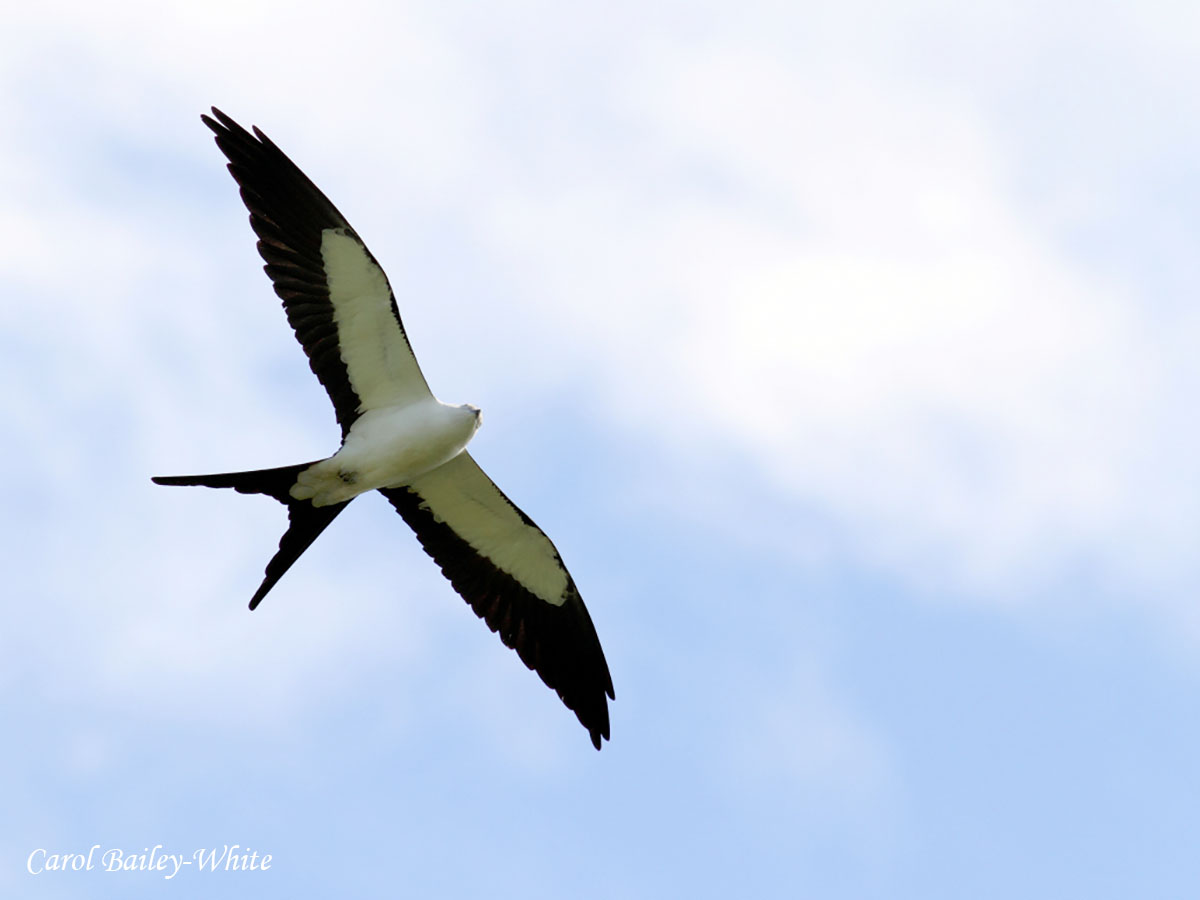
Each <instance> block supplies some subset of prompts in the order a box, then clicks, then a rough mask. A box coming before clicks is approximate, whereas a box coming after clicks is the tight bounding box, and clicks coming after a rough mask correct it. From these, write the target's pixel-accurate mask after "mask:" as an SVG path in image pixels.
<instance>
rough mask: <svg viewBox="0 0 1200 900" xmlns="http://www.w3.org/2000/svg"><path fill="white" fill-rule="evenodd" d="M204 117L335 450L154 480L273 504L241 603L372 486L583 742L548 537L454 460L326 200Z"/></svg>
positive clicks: (378, 281)
mask: <svg viewBox="0 0 1200 900" xmlns="http://www.w3.org/2000/svg"><path fill="white" fill-rule="evenodd" d="M213 115H214V116H215V120H214V119H212V118H209V117H208V116H202V119H203V120H204V123H205V124H206V125H207V126H208V127H209V128H210V129H212V131H213V132H214V133H215V134H216V136H217V146H218V147H220V148H221V150H222V152H223V153H224V154H225V155H226V156H227V157H228V158H229V170H230V172H231V173H232V174H233V177H234V179H235V180H236V181H237V183H238V185H239V186H240V187H241V193H242V199H243V200H244V201H245V204H246V207H247V208H248V209H249V211H250V224H251V226H252V227H253V229H254V231H255V233H256V234H257V235H258V237H259V242H258V249H259V253H260V255H261V256H262V257H263V259H264V260H265V261H266V266H265V269H266V272H267V274H268V275H269V276H270V278H271V280H272V282H273V283H274V286H275V292H276V293H277V294H278V295H279V296H280V298H281V299H282V300H283V306H284V309H285V311H286V312H287V317H288V321H289V323H290V324H291V325H292V328H293V329H294V330H295V332H296V337H297V339H298V340H299V341H300V344H301V346H302V347H303V348H304V351H305V353H306V354H307V355H308V358H309V364H310V366H311V368H312V370H313V372H314V373H315V374H316V375H317V377H318V378H319V379H320V381H321V383H322V384H323V385H324V387H325V389H326V391H327V392H328V394H329V397H330V400H331V401H332V402H333V406H334V412H335V414H336V416H337V420H338V423H339V424H340V425H341V428H342V445H341V447H340V449H339V450H338V451H337V452H336V453H334V454H333V455H332V456H330V457H328V458H327V459H323V460H318V461H316V462H309V463H300V464H297V465H290V466H282V467H279V468H275V469H261V470H257V471H252V472H232V473H226V474H220V475H185V476H169V477H159V478H155V479H154V481H155V482H157V483H159V484H172V485H204V486H207V487H224V488H234V489H236V490H238V491H240V492H242V493H251V494H265V495H267V496H269V497H273V498H275V499H276V500H278V501H279V502H280V503H283V504H284V505H285V506H286V507H287V510H288V523H289V524H288V529H287V531H286V532H284V535H283V537H282V538H281V539H280V542H279V551H278V552H277V553H276V554H275V556H274V557H273V558H272V559H271V561H270V562H269V563H268V564H267V568H266V574H265V577H264V579H263V582H262V584H261V585H260V586H259V588H258V590H257V591H256V592H255V594H254V596H253V597H252V598H251V601H250V608H251V609H254V608H255V607H256V606H257V605H258V604H259V602H261V600H262V599H263V597H265V596H266V594H267V592H268V591H270V590H271V588H272V587H273V586H274V585H275V584H276V583H277V582H278V581H279V579H280V577H282V575H283V574H284V573H285V572H286V571H287V570H288V568H289V567H290V566H291V565H292V563H294V562H295V561H296V560H297V559H298V558H299V557H300V555H301V554H302V553H303V552H304V551H305V550H306V549H307V548H308V547H309V545H310V544H312V542H313V541H314V540H315V539H316V538H317V536H318V535H319V534H320V533H321V532H322V531H323V530H324V529H325V528H326V527H327V526H328V525H329V524H330V523H331V522H332V521H333V520H334V518H336V517H337V515H338V513H340V512H341V511H342V510H343V509H344V508H345V507H346V505H347V504H348V503H349V502H350V501H351V500H353V499H354V498H355V497H357V496H358V495H360V494H363V493H367V492H369V491H373V490H378V491H379V492H380V493H381V494H382V495H383V496H384V497H385V498H386V499H387V500H388V502H390V503H391V504H392V506H393V507H394V508H395V509H396V511H397V512H398V513H399V514H400V515H401V516H402V517H403V518H404V520H405V521H406V522H407V523H408V525H409V526H410V527H411V528H412V529H413V531H414V532H416V535H417V538H418V540H420V542H421V545H422V546H423V547H424V548H425V551H426V552H427V553H428V554H429V555H430V556H432V557H433V559H434V561H435V562H436V563H437V564H438V565H439V566H440V567H441V569H442V572H443V573H444V574H445V575H446V577H447V578H448V579H449V580H450V583H451V585H452V586H453V587H454V589H455V590H456V591H458V593H459V594H461V595H462V597H463V598H464V599H465V600H466V601H467V602H468V603H469V604H470V605H471V607H472V609H474V610H475V612H476V614H478V615H479V616H480V617H481V618H482V619H484V621H485V622H486V623H487V624H488V626H489V627H490V628H491V629H492V630H493V631H496V632H497V633H499V635H500V638H501V640H503V641H504V643H505V644H506V645H507V646H509V647H512V648H513V649H514V650H516V651H517V653H518V654H519V655H520V657H521V659H522V661H523V662H524V663H525V664H526V665H527V666H528V667H529V668H531V669H533V670H535V671H536V672H537V673H538V674H539V675H540V676H541V678H542V680H543V681H545V683H546V684H547V685H549V686H550V687H551V688H553V689H554V690H555V691H556V692H557V693H558V695H559V697H560V698H561V699H562V701H563V703H565V704H566V706H567V707H568V708H569V709H571V710H573V711H574V712H575V714H576V716H577V717H578V718H579V721H580V722H581V723H582V724H583V725H584V727H585V728H586V729H587V730H588V732H589V734H590V735H591V738H592V743H593V744H594V745H595V746H596V748H597V749H599V747H600V742H601V739H602V738H607V737H608V736H609V721H608V703H607V699H606V698H611V697H613V696H614V694H613V688H612V679H611V677H610V676H609V673H608V664H607V663H606V662H605V659H604V652H603V650H602V649H601V647H600V641H599V639H598V638H597V636H596V631H595V628H594V627H593V625H592V621H591V617H590V616H589V615H588V612H587V609H586V608H585V607H584V605H583V601H582V600H581V599H580V597H579V592H578V590H577V589H576V587H575V582H574V581H573V580H572V578H571V576H570V574H569V573H568V572H567V570H566V568H565V567H564V566H563V564H562V559H561V557H560V556H559V554H558V551H557V549H555V547H554V544H553V543H551V541H550V539H549V538H547V537H546V535H545V534H544V533H543V532H542V530H541V529H540V528H538V527H537V525H535V524H534V523H533V521H532V520H531V519H530V518H529V517H528V516H526V515H525V514H524V513H523V512H521V510H520V509H518V508H517V507H516V506H515V505H514V504H513V503H512V502H511V501H510V500H509V499H508V498H507V497H505V496H504V494H503V493H501V492H500V490H499V489H498V488H497V487H496V486H495V484H493V483H492V481H491V479H489V478H488V477H487V475H485V474H484V472H483V470H482V469H480V468H479V466H478V465H477V464H476V463H475V460H474V459H472V458H471V456H470V454H469V453H467V451H466V446H467V444H468V443H469V442H470V440H471V438H472V437H474V435H475V432H476V430H477V429H478V428H479V424H480V422H481V415H480V412H479V410H478V409H476V408H475V407H473V406H470V405H469V404H463V405H460V406H451V405H449V404H445V403H442V402H441V401H440V400H438V399H437V398H436V397H434V395H433V393H432V392H431V391H430V390H429V386H428V385H427V384H426V382H425V378H424V376H423V375H422V374H421V370H420V367H419V366H418V365H417V361H416V358H415V357H414V356H413V353H412V348H411V347H410V346H409V343H408V337H407V335H406V334H405V332H404V326H403V324H402V323H401V320H400V314H399V311H398V309H397V308H396V301H395V297H394V296H393V294H392V290H391V287H390V286H389V284H388V280H387V276H386V275H385V274H384V272H383V269H382V268H381V267H380V266H379V264H378V263H377V262H376V261H375V258H374V257H373V256H372V255H371V253H370V251H369V250H367V248H366V245H365V244H363V242H362V240H361V239H360V238H359V237H358V235H357V234H356V233H355V231H354V229H353V228H351V227H350V225H349V223H348V222H346V220H345V218H344V217H343V216H342V214H341V213H340V212H338V210H337V208H336V207H334V205H333V204H332V203H330V202H329V200H328V198H327V197H325V195H324V194H323V193H321V191H320V190H318V189H317V187H316V186H315V185H314V184H313V183H312V182H311V181H309V179H308V178H307V177H306V176H305V175H304V173H303V172H301V171H300V170H299V169H298V168H297V167H296V165H295V164H294V163H293V162H292V161H291V160H290V159H288V158H287V156H285V155H284V153H283V152H282V151H281V150H280V149H279V148H278V147H276V146H275V145H274V144H273V143H272V142H271V141H270V140H269V139H268V138H267V137H266V136H265V135H264V134H263V133H262V132H261V131H259V130H258V129H254V134H253V135H252V134H251V133H250V132H248V131H246V130H245V129H243V128H242V127H241V126H240V125H238V124H237V123H236V122H234V121H233V120H232V119H230V118H229V117H228V116H226V115H224V114H223V113H222V112H220V111H219V110H217V109H215V108H214V109H213Z"/></svg>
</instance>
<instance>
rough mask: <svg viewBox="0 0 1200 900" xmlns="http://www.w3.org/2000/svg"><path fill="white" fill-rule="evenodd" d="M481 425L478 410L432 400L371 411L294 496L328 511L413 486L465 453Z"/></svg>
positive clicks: (300, 481) (305, 476)
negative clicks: (367, 494)
mask: <svg viewBox="0 0 1200 900" xmlns="http://www.w3.org/2000/svg"><path fill="white" fill-rule="evenodd" d="M478 425H479V417H478V410H475V409H474V408H468V407H461V406H447V405H446V404H444V403H441V402H440V401H438V400H433V399H430V400H428V401H422V402H419V403H413V404H410V405H408V406H403V407H388V408H385V409H373V410H369V411H367V412H365V413H363V414H362V416H360V417H359V418H358V419H357V420H356V421H355V422H354V424H353V425H351V426H350V431H349V433H348V434H347V435H346V439H345V440H344V441H343V442H342V448H341V449H340V450H338V452H337V453H335V454H334V455H333V456H331V457H329V458H328V459H325V460H322V461H321V462H319V463H314V464H313V465H311V466H309V467H308V468H307V469H305V470H304V471H303V472H301V473H300V475H299V477H298V478H297V479H296V483H295V484H294V485H293V486H292V489H291V490H290V491H289V493H290V494H291V496H292V497H293V498H295V499H296V500H309V499H311V500H312V502H313V506H328V505H330V504H333V503H341V502H343V501H346V500H350V499H352V498H353V497H357V496H358V495H359V494H362V493H365V492H367V491H373V490H375V489H376V488H381V487H398V486H400V485H403V484H408V483H409V482H410V481H412V480H413V479H414V478H417V477H418V476H420V475H423V474H425V473H426V472H428V471H430V470H431V469H436V468H437V467H438V466H440V465H442V464H443V463H445V462H449V461H450V460H451V459H453V458H454V457H455V456H457V455H458V454H459V453H461V452H462V450H463V448H465V447H466V446H467V444H468V443H469V442H470V440H471V438H472V437H474V435H475V430H476V428H478Z"/></svg>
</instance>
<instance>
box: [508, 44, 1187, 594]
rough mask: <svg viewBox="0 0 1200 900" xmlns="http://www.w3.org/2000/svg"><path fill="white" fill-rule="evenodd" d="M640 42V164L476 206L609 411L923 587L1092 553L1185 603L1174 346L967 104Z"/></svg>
mask: <svg viewBox="0 0 1200 900" xmlns="http://www.w3.org/2000/svg"><path fill="white" fill-rule="evenodd" d="M640 62H641V63H642V65H640V66H635V67H634V68H632V70H631V71H630V73H629V74H628V78H627V80H626V82H625V84H624V88H625V90H626V96H625V97H624V101H625V103H626V106H627V111H628V113H629V115H630V116H631V117H632V119H633V122H634V124H633V126H632V127H631V132H632V133H633V134H635V135H637V137H638V140H639V143H638V145H637V146H638V147H639V149H642V150H645V151H647V152H646V153H645V154H644V155H642V156H640V157H639V156H638V154H636V153H629V154H627V156H626V158H628V159H637V160H638V162H637V163H635V164H633V165H632V166H631V167H630V168H629V169H628V170H626V171H622V172H618V173H616V174H613V173H612V172H611V171H610V172H608V177H607V178H605V179H598V180H594V181H593V180H590V179H588V178H584V177H581V178H580V179H579V182H581V183H584V184H586V187H580V186H578V185H576V184H568V185H563V184H546V185H534V186H533V188H532V189H531V190H528V191H526V193H525V195H524V196H523V197H521V198H516V197H509V198H506V202H505V203H503V204H498V205H497V207H496V209H495V210H494V216H495V218H494V222H493V233H494V235H495V239H496V240H497V241H498V242H500V243H502V244H503V245H504V246H505V248H506V251H507V252H508V253H509V254H510V255H511V256H512V258H514V259H516V260H519V261H520V262H519V265H520V266H523V269H521V274H523V275H524V276H525V277H526V278H527V279H528V280H527V282H526V283H527V285H528V286H529V292H530V293H534V294H537V295H539V296H540V297H541V301H542V304H543V306H542V313H543V314H544V315H545V316H547V317H549V318H551V319H556V320H557V324H558V325H559V326H566V327H571V328H574V329H575V331H574V337H573V339H572V341H571V345H572V346H578V345H579V344H581V343H584V344H587V345H590V346H591V348H592V350H593V353H594V355H595V360H596V361H597V365H598V366H599V365H600V363H601V362H604V361H608V370H607V374H606V377H607V378H608V388H609V392H610V393H609V396H610V402H611V408H612V410H613V412H614V414H615V415H616V416H618V417H620V418H621V419H623V420H624V421H625V422H626V423H627V424H628V427H630V428H631V429H632V430H634V431H644V430H646V429H651V430H653V432H654V433H655V434H656V436H657V438H658V439H660V440H664V441H665V442H666V444H667V446H670V447H671V449H672V452H674V453H676V454H688V453H689V452H690V453H694V452H695V447H696V445H697V443H702V444H704V445H706V446H708V447H723V448H725V449H727V450H729V451H730V452H732V453H734V454H736V455H737V456H738V457H739V458H747V459H750V460H753V461H755V462H756V463H757V465H759V466H761V467H762V469H763V470H764V471H765V472H767V473H768V474H769V477H770V478H771V479H773V480H774V482H775V484H776V485H777V486H778V487H779V489H781V490H782V491H784V492H786V493H787V494H790V495H791V496H793V497H795V498H796V499H797V500H798V501H799V502H801V503H804V504H806V505H812V506H816V507H818V508H820V509H822V510H825V511H827V512H829V513H830V514H832V515H833V516H834V517H835V518H836V519H839V520H841V521H843V522H845V523H846V524H847V526H848V528H849V530H850V532H851V533H852V534H853V545H852V546H851V547H849V548H848V549H849V552H850V553H851V555H852V556H855V557H858V558H860V559H863V560H866V561H869V562H871V563H873V564H876V565H883V566H884V567H886V568H888V569H890V570H892V571H893V572H896V573H897V574H901V575H902V576H903V577H904V578H906V579H908V580H910V581H912V582H913V583H915V584H917V585H919V586H920V587H922V588H930V589H936V590H939V591H948V592H951V593H957V594H965V595H966V596H977V597H985V598H988V599H990V600H992V601H995V602H1012V601H1025V600H1030V599H1034V598H1044V596H1045V594H1046V592H1047V591H1052V590H1054V589H1056V588H1058V587H1059V586H1060V585H1061V584H1062V583H1063V580H1064V579H1069V578H1070V577H1071V576H1073V575H1076V574H1078V571H1079V570H1080V568H1082V567H1088V568H1090V569H1091V570H1092V572H1093V584H1101V585H1104V584H1106V583H1107V587H1108V589H1110V590H1111V591H1113V592H1114V593H1116V594H1117V595H1123V596H1126V597H1127V598H1129V599H1133V600H1135V601H1137V602H1141V601H1142V597H1143V596H1144V595H1146V594H1153V595H1155V596H1160V597H1162V599H1163V600H1164V601H1165V603H1166V605H1168V606H1175V607H1184V606H1185V605H1187V604H1188V603H1189V598H1190V592H1188V591H1186V589H1185V585H1186V584H1187V583H1188V581H1189V580H1190V579H1191V578H1193V577H1194V576H1195V575H1196V574H1197V565H1196V563H1197V559H1196V556H1195V554H1194V553H1192V552H1190V551H1189V550H1187V546H1188V545H1189V542H1190V537H1189V536H1190V535H1194V534H1196V533H1200V502H1198V498H1197V497H1196V493H1195V490H1194V489H1193V488H1189V487H1188V485H1194V484H1196V483H1197V481H1198V479H1197V476H1198V475H1200V472H1197V471H1196V469H1197V465H1196V463H1195V461H1194V459H1195V457H1194V456H1193V455H1191V454H1190V453H1187V452H1181V451H1180V448H1181V447H1182V446H1192V445H1194V444H1195V439H1196V433H1195V429H1194V428H1193V427H1192V426H1191V425H1189V424H1187V423H1188V422H1189V421H1190V419H1191V417H1190V415H1189V409H1188V401H1187V400H1186V399H1185V398H1186V394H1187V391H1186V390H1184V391H1181V390H1180V384H1181V382H1182V383H1183V384H1190V385H1193V386H1194V385H1195V384H1196V382H1197V378H1196V375H1197V372H1196V369H1195V366H1193V365H1191V364H1190V363H1189V362H1188V360H1189V359H1190V352H1189V351H1188V350H1187V349H1186V347H1187V345H1188V344H1189V343H1190V341H1189V340H1188V338H1186V337H1184V335H1181V334H1179V333H1178V332H1177V333H1169V332H1168V331H1166V330H1164V329H1163V328H1162V323H1161V321H1160V320H1158V319H1157V317H1156V315H1155V309H1154V301H1153V300H1150V299H1148V298H1144V297H1141V296H1139V295H1138V292H1137V285H1136V284H1132V285H1131V284H1128V283H1120V284H1110V283H1106V282H1105V281H1104V279H1103V277H1102V276H1101V275H1100V274H1098V273H1094V272H1092V271H1089V270H1088V269H1086V268H1084V267H1083V265H1082V263H1081V262H1079V261H1077V260H1073V259H1072V258H1071V257H1070V256H1068V255H1067V254H1066V253H1065V252H1063V250H1062V249H1060V235H1058V234H1056V233H1054V232H1053V231H1050V230H1047V228H1046V225H1045V223H1044V222H1043V221H1041V220H1040V218H1039V214H1038V210H1037V209H1031V208H1028V207H1026V206H1023V205H1022V203H1021V202H1020V201H1019V200H1018V195H1017V194H1016V192H1015V190H1014V188H1013V186H1012V185H1013V182H1014V180H1015V177H1016V175H1015V172H1013V171H1012V169H1011V165H1012V163H1007V162H1006V160H1005V158H1004V156H1003V153H1002V148H1003V147H1004V146H1005V144H1004V142H1003V141H1001V140H999V137H998V135H997V134H996V133H995V132H994V130H993V129H992V128H990V127H989V124H988V121H987V118H986V116H985V115H984V110H981V109H979V108H976V107H975V106H972V105H971V104H970V103H969V102H967V98H964V97H963V96H962V95H961V94H960V93H959V92H957V91H942V90H939V89H938V88H936V87H932V86H930V85H928V84H922V83H920V82H919V81H906V80H905V79H903V78H893V79H892V80H890V81H885V80H881V79H880V78H878V77H870V69H871V67H870V66H869V65H868V66H864V67H861V68H855V67H853V66H849V65H843V66H841V67H836V68H835V69H833V70H832V71H831V70H830V68H829V66H828V61H827V60H823V61H821V62H820V63H819V64H817V65H813V66H806V65H805V64H803V63H799V62H796V61H795V60H792V59H787V58H782V57H778V56H773V55H772V53H771V52H770V50H768V51H766V52H762V51H761V48H755V47H746V46H742V47H737V46H733V47H723V46H716V47H710V46H703V47H700V48H698V49H692V48H682V47H673V48H670V52H659V53H656V54H654V55H653V56H651V57H650V58H644V59H642V60H641V61H640ZM864 73H867V74H866V75H864ZM579 150H580V165H581V169H583V170H584V171H590V172H595V171H596V170H597V169H599V168H600V167H598V166H597V167H593V168H592V169H588V168H587V167H588V165H589V163H592V162H593V160H592V159H590V158H589V156H588V154H587V148H579ZM522 187H523V189H524V188H526V187H527V186H525V185H523V186H522ZM1093 187H1094V188H1096V189H1097V190H1100V191H1101V192H1102V188H1103V185H1093ZM562 222H569V223H571V226H570V228H569V229H563V228H561V227H560V223H562ZM1129 237H1130V239H1136V233H1133V234H1130V236H1129ZM565 298H570V299H569V300H568V299H565ZM1183 324H1184V325H1185V326H1186V328H1187V331H1186V334H1187V335H1191V336H1192V337H1193V338H1194V337H1196V336H1197V335H1196V327H1195V326H1196V322H1195V321H1194V320H1192V321H1187V322H1185V323H1183ZM612 360H618V361H619V362H620V363H621V365H619V366H613V365H612V364H611V361H612ZM739 527H743V526H742V525H739ZM1164 541H1165V543H1164ZM1167 547H1169V548H1170V549H1169V550H1167V549H1166V548H1167ZM1164 594H1165V596H1163V595H1164Z"/></svg>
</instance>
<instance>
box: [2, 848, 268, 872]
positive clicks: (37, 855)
mask: <svg viewBox="0 0 1200 900" xmlns="http://www.w3.org/2000/svg"><path fill="white" fill-rule="evenodd" d="M184 866H195V867H196V869H197V870H198V871H201V872H204V871H208V872H218V871H219V872H265V871H266V870H268V869H270V868H271V854H270V853H264V854H261V855H260V854H259V852H258V851H257V850H251V849H250V848H249V847H244V848H243V847H241V846H239V845H238V844H233V845H230V844H224V845H222V847H221V848H220V849H217V848H215V847H214V848H212V849H209V848H206V847H202V848H200V849H198V850H193V851H192V852H191V853H167V852H165V851H164V850H163V845H162V844H155V845H154V846H153V847H143V848H142V852H141V853H137V852H134V851H127V850H122V849H120V848H119V847H110V848H109V849H107V850H101V849H100V845H99V844H93V845H92V847H91V849H89V850H88V852H87V853H51V852H50V851H49V850H47V849H46V848H44V847H39V848H37V849H36V850H34V851H33V852H32V853H30V854H29V856H28V858H27V859H26V860H25V870H26V871H27V872H28V873H29V874H30V875H41V874H42V873H43V872H90V871H92V870H94V869H98V870H99V871H101V872H161V873H162V875H163V878H165V879H167V881H170V880H171V879H172V878H174V877H175V876H176V875H178V874H179V872H180V870H181V869H182V868H183V867H184Z"/></svg>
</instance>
